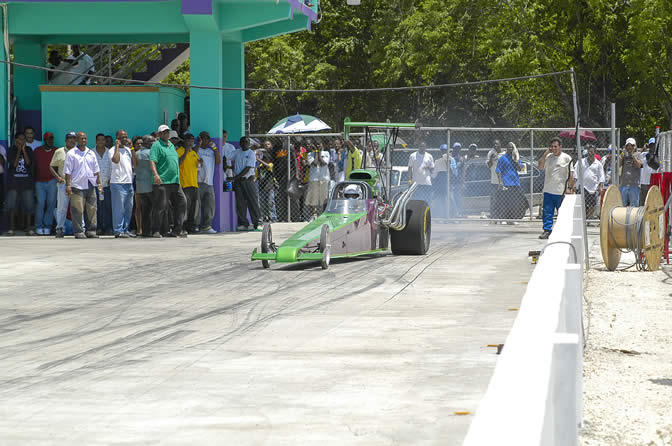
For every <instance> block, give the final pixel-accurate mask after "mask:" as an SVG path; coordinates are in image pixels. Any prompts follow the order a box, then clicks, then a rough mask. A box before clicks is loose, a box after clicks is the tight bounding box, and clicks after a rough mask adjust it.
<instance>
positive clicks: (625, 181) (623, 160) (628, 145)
mask: <svg viewBox="0 0 672 446" xmlns="http://www.w3.org/2000/svg"><path fill="white" fill-rule="evenodd" d="M636 148H637V142H635V138H628V139H626V140H625V151H624V152H623V153H622V154H621V156H620V165H621V186H620V189H621V197H622V198H623V206H634V207H637V206H639V180H640V175H641V168H642V166H643V165H644V163H643V162H642V160H641V158H640V154H638V153H637V152H635V149H636Z"/></svg>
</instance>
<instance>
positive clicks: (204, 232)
mask: <svg viewBox="0 0 672 446" xmlns="http://www.w3.org/2000/svg"><path fill="white" fill-rule="evenodd" d="M201 232H202V233H203V234H217V231H215V230H214V229H212V228H209V229H206V230H205V231H201Z"/></svg>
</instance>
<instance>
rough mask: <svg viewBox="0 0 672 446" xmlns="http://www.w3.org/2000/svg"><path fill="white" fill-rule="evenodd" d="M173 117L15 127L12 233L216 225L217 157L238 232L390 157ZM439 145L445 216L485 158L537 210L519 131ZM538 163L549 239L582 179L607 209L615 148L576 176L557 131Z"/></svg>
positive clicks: (148, 233) (311, 210) (419, 165)
mask: <svg viewBox="0 0 672 446" xmlns="http://www.w3.org/2000/svg"><path fill="white" fill-rule="evenodd" d="M171 127H172V129H171V128H169V127H168V126H166V125H162V126H160V127H159V128H158V130H157V131H156V132H154V133H152V134H148V135H144V136H135V137H133V138H129V136H128V134H127V133H126V131H124V130H119V131H117V133H116V135H115V137H114V138H113V137H112V136H111V135H104V134H102V133H99V134H97V135H96V136H95V146H94V149H93V150H90V149H88V147H87V142H88V140H87V135H85V134H84V133H82V132H80V133H77V134H75V133H74V132H70V133H68V134H67V135H65V140H64V142H65V144H64V145H63V146H62V147H60V148H56V146H55V145H54V135H53V134H52V133H50V132H46V133H45V134H44V135H43V141H39V140H37V139H36V138H35V132H34V130H33V129H32V128H30V127H26V128H25V129H24V131H23V132H22V133H19V134H17V135H16V137H15V140H14V144H13V145H12V146H11V147H10V149H9V151H8V153H3V152H2V151H0V161H1V163H0V174H2V173H3V172H6V175H7V181H6V183H7V190H6V191H5V193H4V210H5V211H6V214H7V215H8V217H9V230H8V232H7V234H8V235H13V234H14V233H15V230H16V228H17V227H18V226H20V227H22V228H24V229H25V231H26V233H27V234H28V235H50V234H52V231H53V233H54V234H55V235H56V237H63V236H64V235H65V234H66V233H70V232H72V233H74V235H75V236H76V237H77V238H85V237H96V236H99V235H102V234H105V235H114V236H115V237H118V238H129V237H135V236H142V237H166V236H167V237H185V236H186V235H187V234H188V233H192V234H195V233H214V232H215V230H214V229H213V228H212V221H213V218H214V214H215V189H214V188H215V184H214V174H215V169H218V168H221V169H222V173H223V177H224V185H223V191H224V192H230V191H233V192H234V193H235V198H236V217H237V224H236V229H237V230H238V231H248V230H256V229H258V228H259V226H260V225H262V224H263V222H276V221H278V220H280V219H282V220H286V219H291V220H292V221H306V220H310V219H312V218H314V217H315V216H317V215H319V214H320V213H321V212H322V211H323V210H324V209H325V207H326V204H327V200H328V193H329V190H330V185H331V184H333V182H338V181H343V180H344V179H346V178H348V177H349V175H350V173H351V172H352V170H354V169H359V168H361V167H363V166H364V165H366V166H367V167H374V166H376V165H379V164H380V163H381V162H382V155H381V152H380V147H379V144H378V142H377V141H370V142H369V143H368V145H367V146H366V147H365V149H366V150H362V149H360V148H359V147H362V146H361V141H358V140H357V139H356V138H351V139H349V140H345V138H343V136H341V137H336V138H329V139H323V140H316V139H311V138H302V137H300V136H299V137H295V138H293V140H292V144H289V145H287V143H286V142H285V141H286V140H284V138H283V139H282V142H280V143H276V144H274V143H273V141H272V140H270V139H267V140H263V141H258V140H256V139H253V138H249V137H243V138H241V139H240V141H239V148H238V149H236V148H235V147H234V146H233V145H232V144H230V143H229V142H228V141H227V137H228V135H227V133H226V132H224V133H223V135H222V149H221V150H220V149H218V148H217V146H216V145H215V144H214V143H213V141H212V140H211V138H210V135H209V134H208V132H201V133H200V134H198V135H194V134H192V133H191V129H190V126H189V122H188V119H187V116H186V115H185V114H180V115H179V116H178V118H177V119H176V120H174V121H173V122H172V123H171ZM276 142H277V140H276ZM653 143H655V139H653V138H652V139H651V141H649V143H648V144H646V145H645V147H644V148H643V149H637V147H636V143H635V140H634V139H632V138H629V139H628V140H627V141H626V145H625V146H624V148H623V149H622V150H621V151H619V154H618V162H619V166H620V171H621V178H620V186H621V192H622V195H623V204H624V206H625V205H630V206H638V205H639V203H640V201H642V202H643V197H645V196H646V192H647V190H648V184H649V181H650V176H651V173H652V169H651V168H650V167H649V166H648V165H647V163H646V161H645V158H646V153H647V152H646V150H647V147H648V145H651V144H653ZM439 149H440V154H441V155H440V156H439V157H438V158H437V159H436V160H435V159H434V157H433V156H432V155H431V154H430V153H429V152H428V151H427V147H426V145H425V144H424V143H420V144H418V150H417V151H416V152H414V153H412V154H410V156H409V157H408V164H407V168H408V179H409V181H414V182H416V183H417V184H418V190H417V192H416V196H417V197H419V198H421V199H425V200H427V201H430V202H431V205H432V213H433V215H434V216H439V217H447V216H450V217H461V216H463V215H464V214H463V213H462V200H463V198H464V190H465V184H466V179H467V178H468V171H469V169H470V167H471V166H474V165H480V164H484V165H485V166H487V168H488V169H489V172H490V178H489V183H490V189H489V190H488V191H487V193H488V194H489V195H490V213H489V217H490V218H491V219H493V220H500V221H502V222H503V223H508V224H514V223H513V222H512V220H516V219H519V218H520V216H519V214H518V212H519V211H520V210H521V209H522V210H523V212H524V210H525V209H529V203H528V201H527V199H526V198H525V193H524V192H523V191H522V190H521V181H520V177H521V175H523V174H526V173H527V172H526V169H527V164H526V163H524V162H522V161H521V159H520V155H519V153H518V149H517V147H516V145H515V144H514V143H513V142H508V143H507V144H506V147H505V148H504V147H503V146H502V144H501V142H500V141H499V140H494V141H493V144H492V149H490V150H489V152H488V153H487V155H486V156H485V157H483V158H482V157H481V155H480V154H479V150H478V147H477V145H476V144H470V145H469V147H468V150H467V151H466V154H463V151H462V145H461V144H460V143H459V142H456V143H454V144H453V146H452V151H450V150H449V148H448V146H447V145H446V144H442V145H441V146H440V148H439ZM537 166H538V168H539V170H541V171H544V180H543V181H544V183H543V204H542V206H541V209H540V215H539V217H541V218H542V220H543V229H544V231H543V233H542V235H541V237H542V238H546V237H548V235H549V234H550V232H551V231H552V225H553V216H554V214H555V212H557V209H558V208H559V206H560V204H561V202H562V198H563V197H564V195H565V194H567V193H575V192H577V191H580V189H578V188H579V187H583V188H584V193H585V196H586V203H585V205H586V215H587V216H588V218H591V217H594V216H595V215H596V214H597V213H599V207H600V206H599V203H600V197H601V194H602V191H603V190H604V187H605V185H607V184H609V182H610V176H611V151H609V152H608V153H607V155H606V156H604V157H602V158H600V156H599V155H598V154H597V153H596V149H595V147H594V146H588V147H587V148H586V149H585V151H584V159H583V165H582V169H581V170H582V178H578V179H577V180H576V181H575V177H576V176H577V172H578V170H577V168H576V159H573V158H572V156H570V155H569V154H567V153H565V152H563V150H562V141H561V139H560V138H554V139H553V140H552V142H551V145H550V147H549V149H548V150H546V152H545V153H544V154H543V155H542V156H541V158H540V159H539V160H538V162H537ZM448 182H450V188H448ZM2 183H4V181H0V184H2ZM448 189H449V199H450V215H448V214H447V210H448V209H447V206H446V201H447V200H446V192H447V190H448ZM2 196H3V194H2V193H0V197H2ZM290 197H291V200H288V198H290ZM19 211H21V212H19ZM19 217H21V218H19Z"/></svg>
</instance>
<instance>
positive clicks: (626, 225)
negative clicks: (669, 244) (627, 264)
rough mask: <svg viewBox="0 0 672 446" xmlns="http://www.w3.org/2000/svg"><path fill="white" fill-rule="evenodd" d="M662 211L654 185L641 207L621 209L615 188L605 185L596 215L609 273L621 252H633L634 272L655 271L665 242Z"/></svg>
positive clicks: (603, 254) (603, 257) (659, 195)
mask: <svg viewBox="0 0 672 446" xmlns="http://www.w3.org/2000/svg"><path fill="white" fill-rule="evenodd" d="M664 208H665V206H664V205H663V197H662V195H661V194H660V189H659V188H658V186H652V187H651V188H650V189H649V192H648V194H647V195H646V201H645V202H644V206H641V207H629V206H628V207H626V206H623V199H622V198H621V192H620V191H619V190H618V187H616V186H614V185H611V186H609V188H608V189H607V192H606V193H605V194H604V200H603V201H602V211H601V212H600V248H601V250H602V259H603V260H604V264H605V265H606V266H607V269H608V270H609V271H614V270H616V268H617V267H618V263H619V262H620V260H621V253H624V252H634V253H635V259H636V260H635V262H636V265H637V269H639V270H644V269H648V270H649V271H656V270H657V269H658V267H659V266H660V258H661V256H662V255H663V244H664V240H665V213H664ZM642 257H643V258H644V259H643V260H642Z"/></svg>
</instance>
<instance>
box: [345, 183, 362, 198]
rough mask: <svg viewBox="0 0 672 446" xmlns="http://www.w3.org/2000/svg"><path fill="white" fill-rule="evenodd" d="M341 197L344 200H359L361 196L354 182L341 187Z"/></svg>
mask: <svg viewBox="0 0 672 446" xmlns="http://www.w3.org/2000/svg"><path fill="white" fill-rule="evenodd" d="M343 197H344V198H345V199H346V200H360V199H361V198H362V193H361V191H360V190H359V186H357V185H356V184H349V185H347V186H345V189H343Z"/></svg>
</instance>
